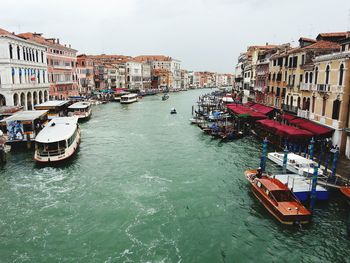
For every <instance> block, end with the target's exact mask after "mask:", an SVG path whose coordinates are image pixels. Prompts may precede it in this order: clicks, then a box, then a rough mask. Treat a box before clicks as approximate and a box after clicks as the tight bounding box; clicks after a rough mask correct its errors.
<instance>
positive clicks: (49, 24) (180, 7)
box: [0, 0, 350, 73]
mask: <svg viewBox="0 0 350 263" xmlns="http://www.w3.org/2000/svg"><path fill="white" fill-rule="evenodd" d="M0 3H1V8H0V27H2V28H4V29H7V30H8V31H11V32H12V31H14V32H16V33H18V32H28V31H31V32H34V31H35V32H40V33H44V36H45V37H56V38H60V41H61V43H65V44H72V47H73V48H75V49H77V50H78V51H79V53H86V54H101V53H105V54H123V55H131V56H136V55H141V54H162V55H169V56H171V57H174V58H177V59H180V60H181V61H182V67H183V68H186V69H189V70H209V71H216V72H222V73H226V72H227V73H228V72H233V66H234V64H235V63H236V60H237V57H238V55H239V53H240V52H242V51H244V50H245V49H246V47H247V45H261V44H265V43H266V42H268V43H270V44H272V43H276V44H281V43H286V42H292V44H293V41H294V45H297V40H298V39H299V37H300V36H305V37H313V38H314V37H316V35H317V34H318V33H319V32H328V31H346V30H349V26H350V25H349V23H350V22H349V16H350V1H349V0H332V1H330V0H292V1H284V0H94V1H92V0H30V1H27V0H0Z"/></svg>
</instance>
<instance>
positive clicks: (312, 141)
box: [309, 137, 315, 160]
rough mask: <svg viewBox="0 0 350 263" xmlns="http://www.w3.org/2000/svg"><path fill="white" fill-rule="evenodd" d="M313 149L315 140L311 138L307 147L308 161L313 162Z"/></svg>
mask: <svg viewBox="0 0 350 263" xmlns="http://www.w3.org/2000/svg"><path fill="white" fill-rule="evenodd" d="M314 147H315V140H314V137H312V139H311V141H310V145H309V159H310V160H313V159H314Z"/></svg>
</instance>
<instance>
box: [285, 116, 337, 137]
mask: <svg viewBox="0 0 350 263" xmlns="http://www.w3.org/2000/svg"><path fill="white" fill-rule="evenodd" d="M289 123H290V124H294V125H296V126H298V127H299V128H301V129H304V130H307V131H309V132H311V133H313V135H314V136H316V137H331V136H332V134H333V132H334V130H333V129H332V128H329V127H326V126H323V125H320V124H317V123H315V122H312V121H309V120H307V119H302V118H296V119H294V120H291V121H289Z"/></svg>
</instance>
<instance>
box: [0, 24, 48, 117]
mask: <svg viewBox="0 0 350 263" xmlns="http://www.w3.org/2000/svg"><path fill="white" fill-rule="evenodd" d="M49 88H50V84H49V80H48V68H47V48H46V46H45V45H42V44H38V43H35V42H33V41H28V40H26V39H23V38H22V37H20V36H18V35H15V34H11V33H9V32H7V31H6V30H3V29H0V106H1V105H8V106H23V108H24V109H27V110H32V109H33V108H34V105H36V104H39V103H42V102H44V101H47V100H48V98H49Z"/></svg>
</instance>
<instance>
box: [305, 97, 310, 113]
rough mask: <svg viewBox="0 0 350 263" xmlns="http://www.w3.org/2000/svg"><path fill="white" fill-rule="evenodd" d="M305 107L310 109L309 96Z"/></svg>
mask: <svg viewBox="0 0 350 263" xmlns="http://www.w3.org/2000/svg"><path fill="white" fill-rule="evenodd" d="M305 108H306V110H310V98H307V100H306V107H305Z"/></svg>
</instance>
